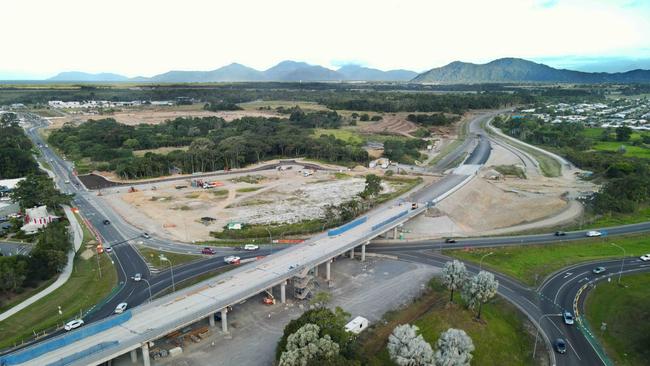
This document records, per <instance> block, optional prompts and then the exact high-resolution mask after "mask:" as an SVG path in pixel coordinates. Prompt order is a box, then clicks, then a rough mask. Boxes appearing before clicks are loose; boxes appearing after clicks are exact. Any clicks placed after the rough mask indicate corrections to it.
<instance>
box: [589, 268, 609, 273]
mask: <svg viewBox="0 0 650 366" xmlns="http://www.w3.org/2000/svg"><path fill="white" fill-rule="evenodd" d="M605 271H607V268H605V267H596V268H594V269H593V270H591V272H592V273H593V274H601V273H603V272H605Z"/></svg>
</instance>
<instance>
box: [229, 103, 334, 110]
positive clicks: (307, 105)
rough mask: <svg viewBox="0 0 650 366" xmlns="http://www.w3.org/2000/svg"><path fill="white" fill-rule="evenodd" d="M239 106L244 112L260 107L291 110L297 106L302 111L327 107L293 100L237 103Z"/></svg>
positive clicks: (325, 108)
mask: <svg viewBox="0 0 650 366" xmlns="http://www.w3.org/2000/svg"><path fill="white" fill-rule="evenodd" d="M239 106H240V107H242V108H244V109H245V110H258V109H260V107H271V109H275V108H277V107H284V108H291V107H295V106H299V107H300V109H302V110H303V111H324V110H327V107H325V106H324V105H321V104H318V103H316V102H303V101H295V100H256V101H253V102H247V103H239Z"/></svg>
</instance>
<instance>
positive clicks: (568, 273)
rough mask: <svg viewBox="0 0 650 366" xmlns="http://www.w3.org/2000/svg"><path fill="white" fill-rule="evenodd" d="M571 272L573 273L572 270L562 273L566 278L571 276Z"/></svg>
mask: <svg viewBox="0 0 650 366" xmlns="http://www.w3.org/2000/svg"><path fill="white" fill-rule="evenodd" d="M572 274H573V272H567V273H566V274H565V275H564V277H563V278H567V277H569V276H571V275H572Z"/></svg>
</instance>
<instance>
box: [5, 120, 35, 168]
mask: <svg viewBox="0 0 650 366" xmlns="http://www.w3.org/2000/svg"><path fill="white" fill-rule="evenodd" d="M32 148H33V145H32V142H31V141H30V140H29V138H27V136H26V135H25V132H24V131H23V129H22V128H21V127H20V125H19V124H18V116H16V114H15V113H4V114H0V179H11V178H20V177H24V176H25V175H27V174H30V173H34V172H36V171H37V170H38V164H36V160H34V157H33V153H34V152H33V150H32Z"/></svg>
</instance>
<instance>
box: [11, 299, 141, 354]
mask: <svg viewBox="0 0 650 366" xmlns="http://www.w3.org/2000/svg"><path fill="white" fill-rule="evenodd" d="M129 319H131V310H127V311H125V312H124V313H122V314H120V315H116V316H111V317H110V318H107V319H105V320H101V321H99V322H97V323H93V324H90V325H88V326H82V327H81V328H79V329H77V330H75V331H73V332H70V333H68V334H64V335H61V336H58V337H55V338H52V339H48V340H46V341H43V342H41V343H38V344H35V345H33V346H30V347H27V348H25V349H22V350H20V351H17V352H14V353H11V354H8V355H6V356H2V357H0V365H1V366H11V365H18V364H21V363H25V362H27V361H30V360H33V359H34V358H36V357H39V356H41V355H44V354H46V353H48V352H52V351H54V350H55V349H58V348H61V347H65V346H67V345H69V344H71V343H74V342H76V341H79V340H81V339H83V338H86V337H89V336H92V335H95V334H97V333H100V332H103V331H105V330H107V329H110V328H113V327H114V326H117V325H120V324H122V323H125V322H127V321H128V320H129ZM86 351H87V350H86ZM95 352H97V351H95ZM81 357H83V356H81Z"/></svg>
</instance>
